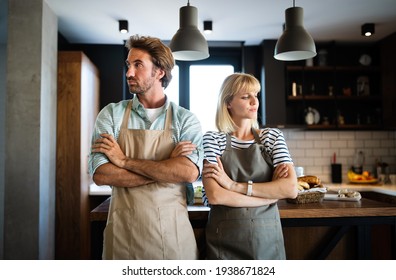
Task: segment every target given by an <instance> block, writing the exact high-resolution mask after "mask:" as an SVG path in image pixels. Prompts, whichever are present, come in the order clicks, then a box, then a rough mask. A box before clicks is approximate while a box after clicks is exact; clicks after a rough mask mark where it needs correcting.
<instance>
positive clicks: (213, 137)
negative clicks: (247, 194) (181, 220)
mask: <svg viewBox="0 0 396 280" xmlns="http://www.w3.org/2000/svg"><path fill="white" fill-rule="evenodd" d="M259 137H260V142H261V144H263V145H264V147H265V150H266V152H267V153H268V155H269V156H270V158H271V159H272V162H273V165H274V167H276V166H277V165H279V164H281V163H293V160H292V158H291V156H290V153H289V149H288V147H287V145H286V141H285V138H284V136H283V133H282V131H280V130H279V129H277V128H263V129H260V132H259ZM254 142H255V140H248V141H243V140H240V139H238V138H236V137H234V136H231V147H232V148H235V149H246V148H248V147H249V146H250V145H252V144H253V143H254ZM226 145H227V140H226V134H225V133H224V132H215V131H209V132H206V133H205V135H204V136H203V149H204V154H205V156H204V159H206V160H207V161H209V162H210V163H216V164H217V159H216V156H219V157H221V156H222V154H223V152H224V150H225V148H226ZM202 194H203V202H204V204H205V205H208V200H207V197H206V194H205V188H203V192H202Z"/></svg>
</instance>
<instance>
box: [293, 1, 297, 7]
mask: <svg viewBox="0 0 396 280" xmlns="http://www.w3.org/2000/svg"><path fill="white" fill-rule="evenodd" d="M295 6H296V0H293V8H294V7H295Z"/></svg>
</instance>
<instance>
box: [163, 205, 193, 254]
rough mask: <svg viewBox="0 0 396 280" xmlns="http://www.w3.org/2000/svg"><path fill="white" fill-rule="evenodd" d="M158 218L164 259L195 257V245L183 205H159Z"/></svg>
mask: <svg viewBox="0 0 396 280" xmlns="http://www.w3.org/2000/svg"><path fill="white" fill-rule="evenodd" d="M158 211H159V219H160V227H161V234H162V245H163V248H164V259H173V260H175V259H196V258H197V254H198V253H197V252H198V249H197V245H196V241H195V237H194V232H193V230H192V227H191V223H190V220H189V219H188V215H187V212H186V209H185V208H184V207H182V208H180V207H171V206H166V207H160V208H159V209H158Z"/></svg>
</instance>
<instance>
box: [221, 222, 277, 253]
mask: <svg viewBox="0 0 396 280" xmlns="http://www.w3.org/2000/svg"><path fill="white" fill-rule="evenodd" d="M217 244H218V246H219V248H218V252H219V258H220V259H231V260H232V259H244V260H250V259H284V256H285V253H284V249H283V248H284V244H283V233H282V228H281V225H280V223H279V222H278V221H277V220H276V219H240V220H239V219H235V220H227V221H222V222H220V223H219V226H218V234H217Z"/></svg>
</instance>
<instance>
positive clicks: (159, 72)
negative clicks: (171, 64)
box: [157, 68, 165, 80]
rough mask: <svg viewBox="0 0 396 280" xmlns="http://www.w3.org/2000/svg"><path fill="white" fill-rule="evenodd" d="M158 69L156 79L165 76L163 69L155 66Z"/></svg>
mask: <svg viewBox="0 0 396 280" xmlns="http://www.w3.org/2000/svg"><path fill="white" fill-rule="evenodd" d="M157 71H158V74H157V75H158V79H159V80H161V79H162V78H163V77H164V76H165V71H164V70H163V69H161V68H157Z"/></svg>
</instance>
